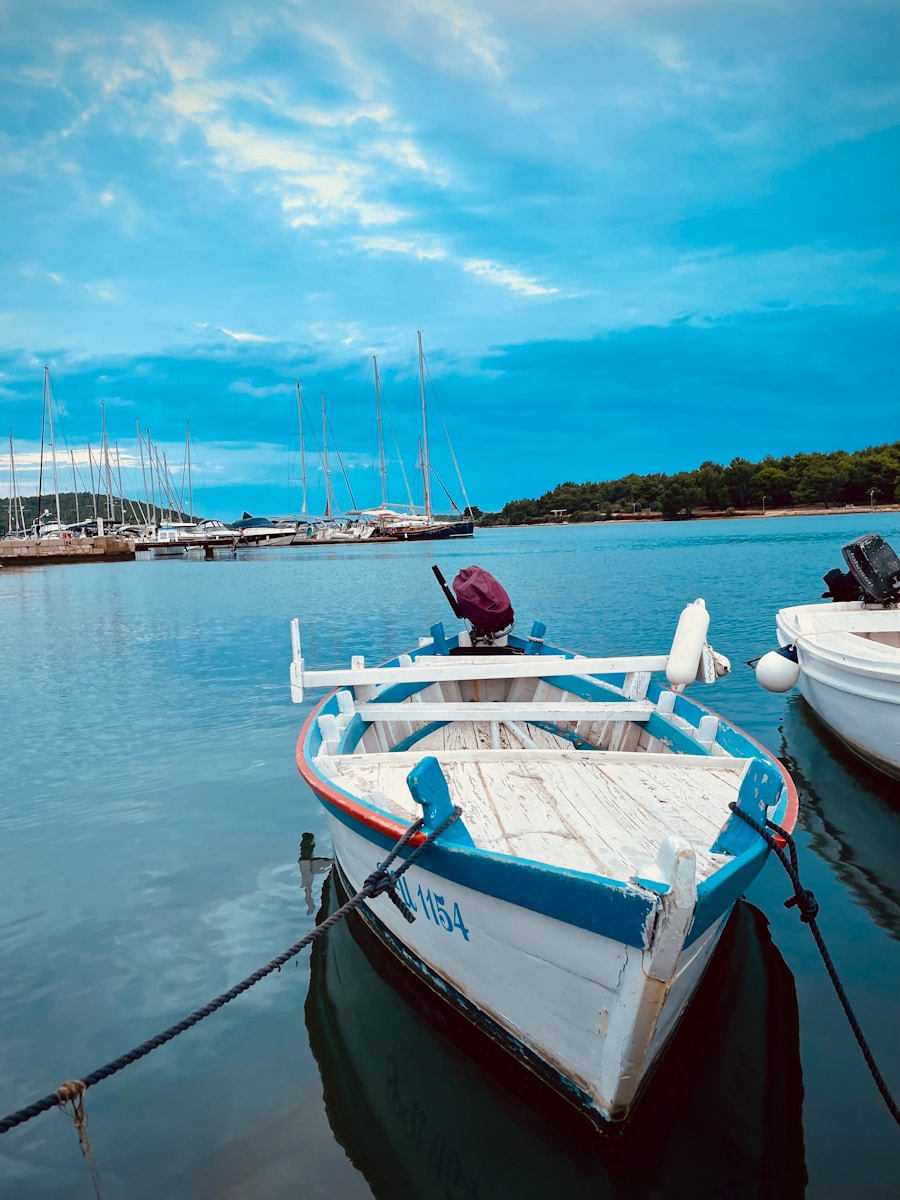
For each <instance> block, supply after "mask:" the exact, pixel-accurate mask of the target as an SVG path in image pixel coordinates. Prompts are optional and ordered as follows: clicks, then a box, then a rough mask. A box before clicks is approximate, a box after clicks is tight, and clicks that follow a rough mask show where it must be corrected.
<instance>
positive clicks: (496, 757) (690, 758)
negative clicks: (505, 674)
mask: <svg viewBox="0 0 900 1200" xmlns="http://www.w3.org/2000/svg"><path fill="white" fill-rule="evenodd" d="M474 724H475V723H474V722H472V723H471V725H472V727H474ZM462 725H463V723H459V724H456V725H451V726H447V727H445V728H444V729H437V730H435V731H434V732H433V733H431V734H428V735H427V737H424V738H422V740H421V741H420V742H417V743H416V744H415V746H414V747H413V748H412V749H411V750H398V751H393V752H391V753H387V754H371V755H367V758H371V759H372V760H373V761H374V762H375V763H379V762H380V761H381V760H382V759H384V760H390V762H391V763H393V764H394V765H396V766H402V767H405V768H406V769H407V770H411V769H412V768H413V767H414V766H416V764H417V763H420V762H421V761H422V759H423V758H424V757H425V756H426V755H427V754H433V755H434V756H435V757H436V758H437V759H438V760H439V761H440V762H443V761H444V760H446V761H448V762H480V761H482V760H483V761H484V762H486V763H491V762H515V761H517V760H519V759H525V758H527V759H528V761H529V762H530V761H532V760H537V761H541V760H545V759H553V760H555V759H556V758H557V756H558V755H559V754H560V752H563V751H566V752H567V754H568V757H569V758H579V759H584V760H586V761H588V762H592V761H593V760H594V759H596V760H597V761H598V764H599V763H600V762H601V760H602V763H603V765H604V766H606V767H609V766H610V765H611V764H612V763H632V764H634V765H636V766H641V765H646V766H647V767H651V768H652V767H656V768H658V769H659V771H660V774H661V776H662V777H663V778H664V777H665V775H666V773H667V772H668V771H669V770H671V769H672V768H677V770H678V771H735V772H740V773H743V771H744V768H745V767H746V766H747V764H748V763H749V762H750V761H751V760H750V759H749V758H718V757H713V756H712V755H705V754H673V753H672V752H671V751H666V752H663V753H657V754H651V753H649V752H648V753H645V752H644V751H626V750H620V751H612V750H576V749H575V747H574V746H573V745H572V743H571V742H565V743H562V739H558V741H559V742H560V743H562V744H560V745H558V746H557V747H556V748H554V749H546V750H544V749H540V750H522V749H519V748H517V747H516V746H511V747H507V748H504V749H501V750H494V749H493V748H492V747H491V745H490V725H489V724H488V725H487V727H486V728H487V732H486V736H487V743H486V745H485V747H484V748H483V749H481V748H473V746H472V744H471V736H472V729H470V730H469V737H470V741H469V743H468V744H467V745H466V746H464V747H460V748H453V749H450V748H446V749H444V748H442V745H443V743H440V742H438V738H439V737H440V735H441V734H445V733H447V732H449V731H453V732H454V734H455V735H456V737H455V740H457V741H458V740H461V739H462V737H463V734H464V730H463V728H462ZM501 732H502V727H501ZM534 733H535V734H536V735H540V734H546V736H547V737H548V738H552V737H553V736H554V735H553V734H551V733H547V732H546V731H545V730H543V729H536V730H534ZM345 758H352V759H353V760H354V762H357V761H358V759H359V756H358V755H356V754H353V755H337V756H335V761H336V762H337V763H338V764H340V763H341V762H343V760H344V759H345Z"/></svg>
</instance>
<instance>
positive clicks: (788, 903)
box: [784, 888, 819, 925]
mask: <svg viewBox="0 0 900 1200" xmlns="http://www.w3.org/2000/svg"><path fill="white" fill-rule="evenodd" d="M795 905H796V907H797V910H798V911H799V913H800V920H801V921H802V922H803V923H804V925H808V924H809V923H810V921H814V920H815V918H816V916H817V915H818V912H819V902H818V900H817V899H816V898H815V896H814V895H813V894H812V892H811V891H810V890H809V888H798V889H797V891H796V892H795V893H794V895H793V896H791V898H790V900H785V902H784V907H785V908H793V907H794V906H795Z"/></svg>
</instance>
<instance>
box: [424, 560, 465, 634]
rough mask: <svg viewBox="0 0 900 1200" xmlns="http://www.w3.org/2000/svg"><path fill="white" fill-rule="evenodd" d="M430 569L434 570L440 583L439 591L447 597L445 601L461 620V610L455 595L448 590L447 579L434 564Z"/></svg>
mask: <svg viewBox="0 0 900 1200" xmlns="http://www.w3.org/2000/svg"><path fill="white" fill-rule="evenodd" d="M431 569H432V571H434V577H435V579H436V580H437V581H438V583H439V584H440V585H441V591H442V592H443V593H444V595H445V596H446V597H447V601H448V603H449V605H450V607H451V608H452V609H453V614H454V616H456V617H457V618H458V619H459V620H460V621H462V620H463V615H462V610H461V609H460V607H459V605H458V604H457V603H456V597H455V596H454V595H453V593H452V592H451V591H450V589H449V587H448V586H447V580H446V579H445V578H444V576H443V575H442V574H441V568H440V567H438V566H436V565H435V566H432V568H431Z"/></svg>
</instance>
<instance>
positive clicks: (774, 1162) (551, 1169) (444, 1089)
mask: <svg viewBox="0 0 900 1200" xmlns="http://www.w3.org/2000/svg"><path fill="white" fill-rule="evenodd" d="M344 898H345V897H344V893H343V890H342V888H341V885H340V884H339V883H338V881H337V878H336V875H335V874H334V873H333V874H332V875H331V877H330V878H329V879H328V880H327V881H326V884H325V887H324V890H323V895H322V908H321V911H320V913H319V917H318V919H319V920H320V921H321V920H323V919H324V918H325V917H326V916H327V915H328V914H329V913H330V912H333V911H334V909H335V908H336V907H337V906H338V904H339V903H340V902H341V901H342V900H343V899H344ZM306 1023H307V1028H308V1031H309V1037H310V1045H311V1047H312V1051H313V1054H314V1055H315V1058H316V1061H317V1063H318V1066H319V1071H320V1073H321V1076H322V1083H323V1088H324V1093H325V1104H326V1109H327V1112H328V1118H329V1121H330V1123H331V1127H332V1130H333V1132H334V1135H335V1137H336V1138H337V1140H338V1141H339V1142H340V1143H341V1145H342V1146H343V1147H344V1149H345V1150H346V1152H347V1154H348V1156H349V1158H350V1159H351V1161H352V1162H353V1164H354V1165H355V1166H356V1167H357V1169H358V1170H359V1171H361V1172H362V1173H363V1175H364V1176H365V1178H366V1180H367V1182H368V1184H369V1186H370V1187H371V1189H372V1193H373V1195H374V1196H376V1197H385V1198H386V1197H391V1198H392V1200H393V1197H396V1196H403V1197H404V1200H418V1198H422V1200H426V1198H427V1200H432V1198H434V1197H441V1198H442V1200H456V1198H459V1200H497V1198H502V1197H507V1196H509V1197H512V1196H516V1197H520V1196H524V1197H531V1196H535V1197H536V1196H542V1197H543V1196H554V1195H565V1196H566V1197H567V1200H578V1198H580V1197H584V1198H585V1200H586V1198H587V1197H591V1198H592V1200H598V1197H614V1196H620V1195H623V1196H624V1195H626V1194H627V1195H628V1197H629V1200H637V1198H638V1197H644V1196H648V1197H649V1196H663V1195H665V1196H667V1197H671V1196H672V1195H673V1194H676V1195H677V1194H680V1193H681V1192H687V1191H690V1193H691V1194H693V1195H697V1196H703V1197H729V1198H730V1200H739V1198H740V1197H748V1198H749V1197H759V1196H763V1195H764V1196H766V1197H768V1198H778V1197H785V1198H786V1197H800V1196H802V1195H803V1192H804V1188H805V1182H806V1173H805V1165H804V1147H803V1129H802V1123H801V1107H802V1095H803V1088H802V1081H801V1072H800V1057H799V1040H798V1019H797V999H796V993H795V989H794V979H793V976H792V975H791V973H790V972H789V970H788V969H787V966H786V965H785V963H784V960H783V959H782V957H781V955H780V953H779V952H778V950H777V949H776V947H775V945H774V943H773V942H772V940H771V937H770V935H769V930H768V923H767V921H766V919H765V917H764V916H763V915H762V913H761V912H760V911H759V910H758V909H756V908H754V907H753V906H752V905H750V904H747V903H746V902H743V901H739V902H738V904H737V906H736V908H735V910H734V914H733V915H732V917H731V919H730V921H729V924H728V927H727V929H726V931H725V933H724V935H723V937H722V940H721V943H720V946H719V948H718V950H717V952H716V954H715V957H714V959H713V961H712V963H711V965H710V967H709V970H708V972H707V975H706V978H705V979H704V981H703V983H702V984H701V987H700V989H699V991H698V992H697V995H696V997H695V999H694V1001H693V1003H692V1005H691V1007H690V1008H689V1009H688V1011H687V1013H686V1015H685V1017H684V1020H683V1022H682V1025H681V1028H680V1029H679V1031H678V1033H677V1034H676V1036H675V1038H674V1041H673V1043H672V1045H671V1046H670V1048H669V1050H668V1052H667V1054H666V1056H665V1057H664V1059H663V1061H662V1063H661V1064H660V1067H659V1069H658V1070H657V1073H656V1075H655V1077H654V1078H653V1079H652V1080H651V1082H650V1084H649V1086H648V1088H647V1091H646V1093H645V1095H644V1097H643V1099H642V1100H641V1102H640V1103H639V1104H638V1106H637V1109H636V1111H635V1114H634V1117H633V1118H632V1120H631V1122H630V1123H629V1125H628V1126H627V1128H626V1129H625V1130H624V1132H622V1133H621V1134H619V1135H615V1136H612V1135H603V1134H600V1133H598V1132H597V1130H596V1129H595V1128H594V1127H593V1126H592V1125H590V1124H589V1123H588V1121H587V1120H586V1118H584V1117H583V1116H581V1115H580V1114H579V1113H578V1112H577V1111H576V1110H575V1109H574V1108H571V1107H570V1106H569V1105H568V1104H567V1103H566V1102H565V1101H564V1100H563V1099H561V1098H560V1097H558V1096H557V1095H556V1094H555V1093H554V1092H552V1091H551V1090H550V1089H549V1088H547V1087H546V1086H544V1085H543V1084H541V1083H540V1082H539V1081H538V1080H536V1079H535V1078H534V1077H532V1076H531V1075H530V1073H529V1072H528V1071H527V1070H526V1069H525V1068H524V1067H522V1066H521V1065H520V1064H518V1063H517V1062H515V1061H514V1060H513V1059H512V1058H511V1057H510V1056H509V1054H507V1053H506V1051H504V1050H502V1049H500V1048H499V1047H498V1046H496V1045H495V1044H494V1043H493V1042H492V1041H491V1040H490V1039H489V1038H488V1037H487V1035H486V1034H484V1033H483V1032H481V1031H480V1030H478V1029H476V1028H474V1027H473V1026H472V1025H470V1024H469V1022H468V1021H467V1020H466V1019H465V1018H464V1017H463V1016H461V1015H460V1014H459V1013H458V1012H457V1011H456V1010H455V1009H452V1008H451V1007H450V1006H449V1005H448V1004H447V1003H446V1002H445V1001H444V1000H443V999H441V998H440V997H438V996H436V995H435V994H434V993H433V992H432V991H431V989H430V988H429V987H427V986H426V985H425V984H423V983H422V982H421V980H420V979H419V978H418V977H417V976H415V975H413V973H412V972H411V971H410V970H409V968H407V967H406V966H405V965H404V964H403V963H402V962H400V961H399V960H398V959H397V958H396V957H395V956H394V955H393V954H392V953H391V951H389V950H388V949H387V948H386V947H385V946H384V945H383V943H382V942H381V941H380V940H379V939H378V937H377V936H376V935H375V934H374V933H373V932H372V929H371V928H370V927H369V925H368V924H367V921H366V919H365V918H363V917H362V916H358V915H356V914H354V915H353V916H352V917H351V918H350V919H349V920H346V921H342V922H340V923H339V924H338V925H337V926H336V927H335V928H334V929H332V930H331V931H330V932H329V934H328V936H327V937H325V938H323V939H321V940H320V941H318V942H316V944H315V946H314V947H313V953H312V963H311V980H310V989H309V995H308V998H307V1002H306Z"/></svg>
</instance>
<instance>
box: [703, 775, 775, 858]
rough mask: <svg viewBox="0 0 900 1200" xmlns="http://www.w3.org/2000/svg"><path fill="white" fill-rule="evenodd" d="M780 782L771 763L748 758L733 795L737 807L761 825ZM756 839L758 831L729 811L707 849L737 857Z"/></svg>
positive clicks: (756, 843)
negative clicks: (746, 765)
mask: <svg viewBox="0 0 900 1200" xmlns="http://www.w3.org/2000/svg"><path fill="white" fill-rule="evenodd" d="M781 785H782V779H781V774H780V772H779V771H777V770H776V768H775V767H773V766H772V764H771V763H768V762H766V761H765V759H762V758H753V759H751V760H750V764H749V766H748V767H747V770H746V773H745V774H744V778H743V779H742V780H741V788H740V791H739V792H738V795H737V806H738V808H739V809H740V810H741V812H745V813H746V814H747V816H748V817H752V818H753V819H754V821H756V822H757V823H758V824H760V825H765V823H766V809H767V808H768V807H771V805H773V804H776V803H777V802H778V796H779V794H780V792H781ZM759 842H760V837H759V834H758V833H757V832H756V831H755V830H754V829H751V828H750V826H749V825H747V824H746V822H744V821H742V820H741V819H740V817H736V816H735V815H734V813H730V814H729V816H728V820H727V821H726V822H725V824H724V825H723V826H722V828H721V829H720V830H719V833H718V836H717V837H716V840H715V841H714V842H713V844H712V845H711V846H710V851H711V852H712V853H713V854H733V855H734V856H735V858H737V856H738V855H740V854H743V853H744V852H745V851H746V850H749V849H750V847H751V846H754V845H756V846H758V845H759Z"/></svg>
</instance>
